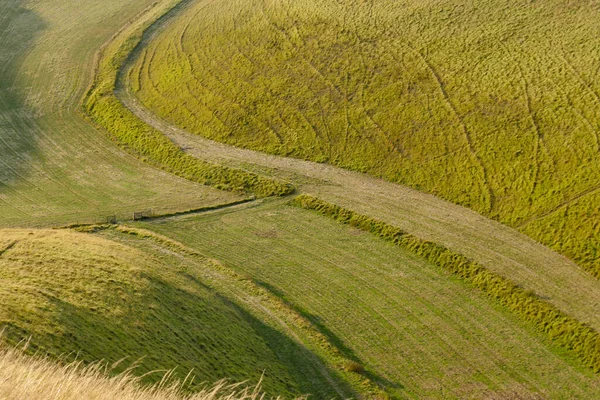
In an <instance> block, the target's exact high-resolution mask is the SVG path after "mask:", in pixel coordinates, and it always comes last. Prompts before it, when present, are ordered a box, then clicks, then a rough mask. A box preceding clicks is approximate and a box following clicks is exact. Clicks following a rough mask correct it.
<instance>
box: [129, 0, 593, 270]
mask: <svg viewBox="0 0 600 400" xmlns="http://www.w3.org/2000/svg"><path fill="white" fill-rule="evenodd" d="M599 18H600V8H599V7H598V5H597V4H596V3H594V2H575V1H565V0H552V1H544V2H538V3H535V4H534V3H531V2H529V1H518V2H516V3H515V2H512V3H510V4H509V3H507V2H505V1H502V0H487V1H484V2H471V3H469V2H463V1H436V2H433V1H429V2H422V1H408V2H397V1H387V0H386V1H376V2H375V1H343V2H339V1H333V0H303V1H268V0H256V1H254V0H236V1H224V0H215V1H196V2H191V4H190V5H189V7H188V8H187V10H186V11H185V12H183V13H180V15H179V17H178V18H177V19H176V20H175V21H174V22H173V23H171V24H169V26H167V27H165V29H164V30H163V31H162V32H161V33H160V34H158V35H157V37H156V38H155V39H154V40H152V41H151V43H150V44H149V45H148V46H147V47H146V49H144V51H143V52H142V53H141V54H140V55H139V57H138V59H137V62H136V63H135V65H134V67H133V68H132V69H131V70H130V71H129V73H128V77H129V84H130V86H131V90H132V92H133V93H134V94H135V95H136V96H137V97H138V98H139V99H140V100H141V102H142V103H143V104H144V105H145V106H146V107H148V108H150V109H151V110H152V111H153V112H155V113H156V114H157V115H158V116H160V117H162V118H164V119H165V120H167V121H169V122H171V123H174V124H175V125H178V126H180V127H182V128H184V129H186V130H188V131H191V132H194V133H197V134H200V135H202V136H204V137H207V138H210V139H214V140H218V141H222V142H226V143H229V144H233V145H236V146H243V147H248V148H252V149H256V150H261V151H266V152H270V153H275V154H279V155H285V156H292V157H298V158H305V159H310V160H313V161H318V162H327V163H332V164H334V165H337V166H342V167H345V168H350V169H354V170H358V171H364V172H368V173H370V174H373V175H376V176H379V177H383V178H385V179H387V180H390V181H393V182H398V183H402V184H406V185H409V186H412V187H414V188H417V189H419V190H424V191H427V192H429V193H433V194H435V195H437V196H440V197H442V198H445V199H447V200H450V201H452V202H455V203H458V204H461V205H464V206H467V207H470V208H472V209H473V210H475V211H477V212H479V213H482V214H484V215H486V216H489V217H492V218H493V219H496V220H499V221H501V222H503V223H505V224H508V225H510V226H513V227H516V228H517V229H519V230H520V231H521V232H524V233H526V234H527V235H529V236H531V237H533V238H534V239H536V240H538V241H540V242H542V243H544V244H546V245H549V246H552V247H553V248H555V249H557V250H558V251H559V252H561V253H562V254H565V255H567V256H568V257H570V258H571V259H573V260H575V261H576V262H578V263H579V264H580V265H582V266H584V267H585V268H586V269H588V270H589V271H590V272H591V273H592V274H594V275H596V276H598V275H599V274H600V272H599V270H598V260H599V259H598V257H600V253H598V246H597V243H598V240H599V239H600V232H599V226H600V225H598V223H597V221H598V220H599V219H600V214H598V207H597V204H598V203H599V201H600V198H599V197H598V196H599V195H598V187H599V185H600V167H599V166H600V144H599V143H600V142H599V139H598V138H599V131H600V125H599V121H600V81H599V80H598V71H599V69H600V53H599V52H598V48H599V46H600V43H599V42H598V41H599V39H598V38H599V37H600V35H599V34H600V31H599V27H598V24H597V21H598V19H599Z"/></svg>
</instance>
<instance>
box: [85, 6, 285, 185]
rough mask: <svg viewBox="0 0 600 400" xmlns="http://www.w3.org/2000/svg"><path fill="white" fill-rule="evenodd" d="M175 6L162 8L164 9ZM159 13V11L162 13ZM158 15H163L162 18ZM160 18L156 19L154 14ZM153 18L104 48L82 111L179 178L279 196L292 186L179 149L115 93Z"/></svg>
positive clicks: (132, 149)
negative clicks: (130, 58) (122, 73)
mask: <svg viewBox="0 0 600 400" xmlns="http://www.w3.org/2000/svg"><path fill="white" fill-rule="evenodd" d="M174 7H176V5H173V6H171V8H169V9H167V10H166V13H168V12H169V11H170V10H172V9H173V8H174ZM166 13H165V14H163V16H164V15H166ZM161 18H162V17H161ZM159 19H160V18H159ZM153 22H155V21H152V20H147V21H143V22H141V23H139V24H138V25H137V26H134V28H133V30H130V31H129V32H127V31H126V33H125V34H126V35H127V36H126V37H125V38H122V37H121V36H124V35H117V37H116V38H115V39H114V43H111V44H109V45H108V46H106V47H105V48H104V51H103V54H102V55H101V58H100V61H99V64H98V67H97V70H96V76H95V79H94V82H93V84H92V86H91V88H90V90H89V91H88V92H87V95H86V96H85V98H84V99H83V110H84V112H85V113H86V114H87V115H88V116H89V117H90V118H91V119H92V120H93V121H94V122H95V123H96V124H97V125H99V126H101V127H102V128H104V129H105V130H106V131H107V132H109V133H110V134H111V135H112V138H113V139H114V140H115V141H117V142H118V143H119V144H120V145H121V146H122V147H124V148H125V149H127V150H128V151H129V152H130V153H132V154H134V155H136V156H137V157H139V158H141V159H142V160H143V161H145V162H147V163H149V164H152V165H154V166H156V167H159V168H162V169H163V170H165V171H167V172H170V173H173V174H175V175H178V176H180V177H182V178H185V179H188V180H191V181H194V182H198V183H201V184H204V185H209V186H213V187H215V188H218V189H222V190H230V191H236V192H252V193H254V194H255V195H256V196H258V197H268V196H283V195H287V194H290V193H292V192H293V191H294V187H293V186H292V185H291V184H289V183H284V182H280V181H276V180H273V179H269V178H266V177H263V176H260V175H257V174H254V173H252V172H248V171H244V170H241V169H235V168H229V167H224V166H221V165H215V164H211V163H208V162H205V161H202V160H199V159H197V158H195V157H192V156H190V155H188V154H186V153H184V152H183V151H182V150H181V149H180V148H179V147H177V146H176V145H175V144H174V143H173V142H171V141H170V140H169V139H168V138H167V137H165V136H164V135H163V134H162V133H161V132H160V131H158V130H157V129H154V128H153V127H151V126H150V125H148V124H146V123H145V122H143V121H141V120H140V119H139V118H138V117H137V116H136V115H135V114H133V113H132V112H131V111H130V110H129V109H127V108H126V107H125V106H124V105H123V103H121V101H120V100H119V99H118V98H117V97H116V95H115V89H116V83H117V79H118V74H119V69H120V68H121V67H122V66H123V65H124V63H125V62H126V60H127V58H128V56H129V54H130V53H131V52H132V51H133V50H134V49H135V48H136V46H137V45H138V44H139V43H140V41H141V39H142V36H143V33H144V32H145V30H146V29H147V28H148V27H149V26H150V25H151V24H152V23H153Z"/></svg>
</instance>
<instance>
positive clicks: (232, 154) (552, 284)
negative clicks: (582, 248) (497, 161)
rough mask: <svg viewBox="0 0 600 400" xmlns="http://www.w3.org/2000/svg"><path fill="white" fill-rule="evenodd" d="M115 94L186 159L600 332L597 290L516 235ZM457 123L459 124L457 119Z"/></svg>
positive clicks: (433, 201) (418, 195) (598, 285)
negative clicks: (527, 295)
mask: <svg viewBox="0 0 600 400" xmlns="http://www.w3.org/2000/svg"><path fill="white" fill-rule="evenodd" d="M440 90H443V86H442V89H440ZM117 94H118V96H119V98H120V99H121V100H122V101H123V102H124V104H125V105H126V106H127V107H128V108H130V109H131V110H132V112H134V113H135V114H136V115H137V116H138V117H139V118H140V119H141V120H143V121H145V122H147V123H148V124H150V125H151V126H153V127H155V128H156V129H158V130H160V131H162V132H163V133H165V135H166V136H167V137H169V138H170V139H171V140H172V141H173V142H174V143H175V144H176V145H178V146H180V147H181V148H183V149H185V151H186V152H187V153H189V154H191V155H192V156H195V157H198V158H201V159H204V160H207V161H210V162H216V163H222V164H226V165H231V166H236V167H241V168H244V169H250V170H255V171H260V173H266V174H267V175H271V176H275V177H283V178H284V179H287V178H286V177H293V179H301V180H297V182H301V183H299V184H298V188H299V191H300V192H305V193H310V194H313V195H316V196H319V197H321V198H323V200H326V201H330V202H333V203H336V204H339V205H341V206H346V207H348V208H351V209H353V210H355V211H357V212H360V213H363V214H366V215H370V216H372V217H374V218H379V219H381V220H384V221H386V222H389V223H392V224H395V225H397V226H398V227H400V228H402V229H404V230H406V231H408V232H411V233H413V234H415V235H417V236H419V237H421V238H423V239H426V240H432V241H434V242H436V243H440V244H442V245H444V246H446V247H448V248H450V249H452V250H455V251H457V252H459V253H462V254H464V255H465V256H467V257H470V258H473V259H475V260H477V261H478V262H480V263H481V264H482V265H484V266H486V267H487V268H489V269H490V270H491V271H494V272H496V273H498V274H500V275H501V276H506V277H510V279H512V280H513V281H514V282H515V283H517V284H520V285H522V286H523V287H527V288H530V289H532V290H534V291H535V292H536V293H537V294H538V295H540V296H544V297H546V298H548V299H549V301H550V302H552V304H554V305H555V306H557V307H558V308H559V309H561V310H563V311H565V312H566V313H567V314H570V315H572V316H573V317H575V318H577V319H579V320H580V321H582V322H586V323H590V325H591V326H594V327H595V328H596V329H599V328H600V315H598V313H597V308H596V306H595V304H599V303H600V282H598V281H597V280H593V279H590V277H589V274H587V273H586V272H585V271H584V270H583V269H582V268H581V267H579V266H577V265H576V264H575V263H573V262H571V261H569V260H567V259H566V258H565V257H563V256H560V255H558V254H557V253H555V252H553V251H552V250H550V249H548V248H547V247H545V246H543V245H541V244H539V243H537V242H535V241H534V240H532V239H531V238H529V237H527V236H525V235H523V234H521V233H519V232H518V231H516V230H515V229H512V228H509V227H507V226H505V225H502V224H500V223H498V222H495V221H492V220H489V219H487V218H483V217H482V216H480V215H479V214H477V213H475V212H473V211H471V210H468V209H466V208H463V207H460V206H457V205H454V204H451V203H449V202H446V201H444V200H442V199H440V198H437V197H435V196H433V195H429V194H425V193H422V192H418V191H416V190H413V189H410V188H407V187H404V186H401V185H397V184H393V183H390V182H386V181H383V180H380V179H377V178H374V177H372V176H368V175H365V174H360V173H356V172H352V171H348V170H344V169H340V168H337V167H334V166H332V165H326V164H319V163H314V162H308V161H303V160H298V159H291V158H285V157H278V156H273V155H268V154H264V153H260V152H256V151H252V150H247V149H242V148H236V147H233V146H228V145H225V144H222V143H217V142H214V141H210V140H207V139H204V138H202V137H199V136H197V135H192V134H190V133H188V132H186V131H185V130H182V129H178V128H177V127H175V126H173V125H170V124H168V123H166V122H165V121H163V120H161V119H159V118H157V117H156V116H155V115H154V114H152V113H151V112H150V111H148V110H146V109H145V108H143V107H142V106H141V105H140V104H139V103H138V102H136V101H135V99H134V98H133V97H131V96H130V95H129V94H128V93H126V92H124V91H120V92H118V93H117ZM346 112H347V111H346ZM347 118H348V119H349V116H347ZM456 118H458V119H459V121H460V118H459V116H458V115H456ZM348 122H350V121H348ZM461 122H462V121H461ZM349 125H350V124H348V127H347V129H348V130H349V129H350V127H349ZM348 133H349V132H348ZM467 133H468V132H467ZM472 150H473V149H472ZM473 151H474V150H473ZM302 182H304V183H302ZM585 194H586V193H584V194H582V195H581V196H583V195H585ZM575 200H576V199H573V200H572V201H575ZM564 282H571V283H572V286H571V287H577V288H578V289H577V290H576V291H574V290H572V289H571V288H567V287H565V286H564V285H563V284H562V283H564Z"/></svg>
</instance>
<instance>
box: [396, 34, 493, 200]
mask: <svg viewBox="0 0 600 400" xmlns="http://www.w3.org/2000/svg"><path fill="white" fill-rule="evenodd" d="M407 46H408V47H409V48H410V49H411V50H412V51H413V52H414V53H415V54H417V55H418V56H419V58H420V59H421V60H422V61H423V64H424V65H425V67H426V68H427V70H428V71H429V73H430V74H431V76H432V77H433V78H434V79H435V81H436V82H437V85H438V87H439V90H440V93H441V94H442V98H443V99H444V104H445V105H446V107H447V108H448V109H449V111H450V112H451V114H452V115H454V117H455V119H456V121H457V122H458V124H459V126H460V129H461V131H462V133H463V136H464V138H465V141H466V143H467V146H468V149H469V153H470V154H471V157H472V158H473V160H474V161H475V163H476V164H477V165H478V166H479V169H480V170H481V174H482V177H481V181H482V188H483V191H484V193H485V192H487V193H486V194H487V200H488V204H487V205H486V210H485V211H486V212H490V211H491V210H493V209H494V199H495V198H494V193H493V191H492V188H491V185H490V181H489V177H488V172H487V169H486V168H485V165H484V164H483V161H482V160H481V157H479V156H478V155H477V152H476V151H475V148H474V147H473V140H472V138H471V132H470V131H469V128H467V125H466V124H465V122H464V121H463V118H462V117H461V116H460V114H459V113H458V111H457V109H456V106H455V105H454V104H453V103H452V101H451V100H450V97H449V96H448V93H447V92H446V87H445V85H444V82H443V81H442V78H441V77H440V75H439V74H438V72H437V71H436V70H435V68H434V67H433V65H431V63H430V62H429V61H428V60H427V58H426V57H425V56H424V55H423V52H422V51H419V50H417V49H416V48H415V47H414V46H413V45H412V44H410V43H407Z"/></svg>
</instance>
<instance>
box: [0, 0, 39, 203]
mask: <svg viewBox="0 0 600 400" xmlns="http://www.w3.org/2000/svg"><path fill="white" fill-rule="evenodd" d="M25 3H26V2H25V1H24V0H2V1H0V154H1V157H0V192H1V191H2V189H3V187H6V186H10V185H11V184H12V183H13V182H15V181H17V180H19V179H22V176H23V175H24V174H26V173H27V172H28V171H27V160H28V159H29V158H30V157H31V155H32V154H34V153H35V151H36V147H35V135H34V133H33V132H34V130H35V129H36V128H35V122H34V121H33V117H32V116H31V114H32V113H31V112H30V110H29V109H28V108H27V106H26V105H25V99H24V96H25V90H26V89H27V88H24V87H20V86H19V83H18V81H17V80H18V77H19V71H20V69H21V67H22V63H23V59H24V57H25V56H26V54H27V53H28V51H30V50H31V47H32V46H33V42H34V41H35V39H36V38H37V37H38V35H39V33H40V32H41V31H42V30H44V29H45V28H46V23H45V22H44V21H43V20H42V19H41V18H40V17H39V16H38V15H37V14H36V13H35V12H33V11H31V10H28V9H26V8H25V7H24V4H25Z"/></svg>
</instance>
